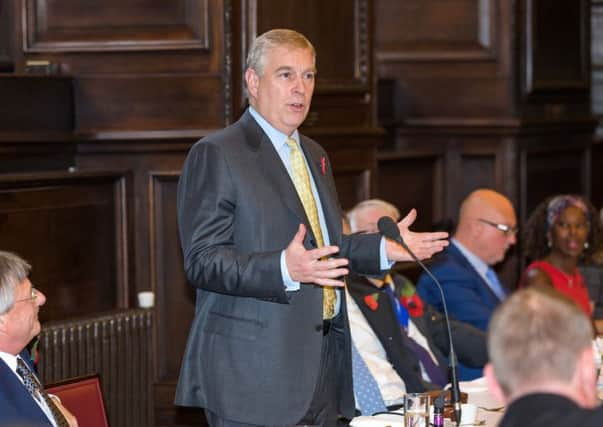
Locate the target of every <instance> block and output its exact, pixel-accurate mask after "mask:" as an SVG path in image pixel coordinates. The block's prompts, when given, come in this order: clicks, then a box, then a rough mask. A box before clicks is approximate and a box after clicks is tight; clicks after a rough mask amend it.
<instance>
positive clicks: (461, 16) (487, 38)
mask: <svg viewBox="0 0 603 427" xmlns="http://www.w3.org/2000/svg"><path fill="white" fill-rule="evenodd" d="M375 13H376V15H377V16H378V19H379V25H377V27H376V29H377V31H376V38H375V44H376V45H377V46H378V61H380V62H381V61H382V62H386V61H413V60H414V61H417V60H428V59H429V60H436V61H441V60H444V59H448V60H459V59H464V60H476V59H489V58H490V59H493V52H492V41H493V40H495V39H496V30H497V28H496V27H497V21H496V18H497V2H496V1H495V0H410V1H408V0H407V1H390V0H376V1H375Z"/></svg>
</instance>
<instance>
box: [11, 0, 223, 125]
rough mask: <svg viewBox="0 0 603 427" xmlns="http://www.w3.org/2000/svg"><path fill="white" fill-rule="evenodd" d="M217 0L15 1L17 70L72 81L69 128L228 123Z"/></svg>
mask: <svg viewBox="0 0 603 427" xmlns="http://www.w3.org/2000/svg"><path fill="white" fill-rule="evenodd" d="M223 7H224V2H223V1H222V0H177V1H170V2H163V1H158V0H125V1H118V0H109V1H92V2H86V3H82V2H77V1H72V0H66V1H56V0H55V1H53V0H18V1H17V0H16V1H15V2H12V3H11V4H10V7H9V9H10V11H9V13H10V14H11V16H13V17H14V22H15V27H16V28H15V32H16V34H17V35H18V38H17V40H16V41H15V43H13V48H14V49H15V50H17V49H18V50H17V51H16V52H15V55H14V57H15V62H16V64H15V65H16V69H17V70H18V71H25V70H27V69H28V61H33V60H35V61H40V60H43V61H49V62H50V63H51V64H52V69H53V70H56V71H54V72H59V73H64V74H69V75H71V76H73V77H74V79H75V81H76V85H75V97H74V99H75V117H76V128H75V131H76V132H78V133H82V134H86V135H89V134H93V133H95V132H99V131H100V132H102V131H107V130H124V131H126V130H127V131H132V130H138V131H155V130H166V129H167V130H172V129H205V128H219V127H222V126H223V125H224V123H226V122H227V121H228V120H230V115H231V111H230V99H228V97H229V96H230V91H229V89H228V87H229V86H230V84H231V83H230V70H229V64H230V62H231V61H230V56H229V55H230V51H227V50H225V43H224V40H225V38H227V37H230V34H228V36H226V35H225V34H227V33H228V32H229V31H231V29H230V28H226V24H225V22H226V21H227V19H226V15H225V13H224V9H223Z"/></svg>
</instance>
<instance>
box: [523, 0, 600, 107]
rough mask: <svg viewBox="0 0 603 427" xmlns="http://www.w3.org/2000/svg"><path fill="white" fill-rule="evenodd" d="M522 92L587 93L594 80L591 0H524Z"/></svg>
mask: <svg viewBox="0 0 603 427" xmlns="http://www.w3.org/2000/svg"><path fill="white" fill-rule="evenodd" d="M519 11H520V14H521V16H522V18H523V19H524V20H525V22H524V25H523V27H524V31H525V33H524V39H523V43H522V44H523V45H522V53H523V54H522V62H523V73H522V95H523V96H524V97H527V98H528V99H530V100H533V99H534V96H538V95H542V94H547V93H550V92H553V94H555V93H558V92H560V91H567V90H570V91H574V92H577V93H578V94H579V95H580V94H581V95H582V96H587V95H588V88H589V81H590V70H589V67H590V60H589V58H590V54H589V50H590V43H589V36H590V31H589V25H588V24H589V23H590V21H589V19H588V18H589V16H590V11H589V2H588V0H574V1H571V2H567V1H560V2H549V1H543V0H522V1H521V2H520V8H519Z"/></svg>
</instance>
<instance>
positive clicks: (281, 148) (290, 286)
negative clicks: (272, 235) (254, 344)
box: [249, 107, 393, 314]
mask: <svg viewBox="0 0 603 427" xmlns="http://www.w3.org/2000/svg"><path fill="white" fill-rule="evenodd" d="M249 113H250V114H251V117H253V118H254V119H255V121H256V122H257V124H258V125H259V126H260V127H261V128H262V130H263V131H264V133H265V134H266V135H267V136H268V139H269V140H270V142H271V143H272V145H273V146H274V149H275V150H276V152H277V153H278V155H279V157H280V158H281V161H282V162H283V165H284V166H285V169H287V172H288V173H289V176H290V177H291V179H292V180H293V175H292V170H291V161H290V157H289V156H290V148H289V146H288V145H287V138H288V137H289V136H288V135H285V134H284V133H282V132H281V131H279V130H277V129H276V128H274V126H272V125H271V124H270V123H268V122H267V121H266V119H264V118H263V117H262V116H261V115H260V113H258V112H257V111H256V110H255V109H254V108H253V107H249ZM291 138H293V139H295V140H296V141H297V143H298V144H299V143H300V140H299V132H298V131H297V129H296V130H295V131H293V133H292V134H291ZM300 147H301V145H300ZM301 153H302V155H303V157H304V161H305V162H306V167H307V168H308V171H309V170H310V168H309V166H308V160H307V159H306V156H305V154H304V152H303V150H301ZM309 176H310V185H311V187H312V194H313V195H314V200H315V201H316V209H317V210H318V221H319V222H320V230H321V231H322V237H323V240H324V244H325V246H328V245H330V242H331V240H330V238H329V230H328V229H327V225H326V222H325V216H324V213H323V210H322V203H321V201H320V197H319V196H318V191H317V190H316V183H315V182H314V177H313V176H312V174H311V173H309ZM291 238H293V236H291ZM379 254H380V257H381V259H380V264H381V269H383V270H387V269H389V268H391V266H392V264H393V263H392V262H390V261H388V259H387V256H386V253H385V239H381V245H380V248H379ZM280 264H281V275H282V276H283V283H284V285H285V289H286V290H287V291H297V290H299V288H300V283H299V282H296V281H294V280H293V279H292V278H291V276H290V275H289V270H288V269H287V263H286V261H285V251H284V250H283V251H282V252H281V259H280ZM336 290H337V303H336V305H335V313H336V314H337V313H339V308H340V306H341V292H340V290H339V289H336Z"/></svg>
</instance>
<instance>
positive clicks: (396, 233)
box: [377, 216, 461, 427]
mask: <svg viewBox="0 0 603 427" xmlns="http://www.w3.org/2000/svg"><path fill="white" fill-rule="evenodd" d="M377 227H378V228H379V233H381V234H382V235H383V236H384V237H387V238H388V239H391V240H393V241H395V242H398V243H399V244H400V245H402V247H403V248H404V249H406V251H407V252H408V253H409V254H410V256H411V258H412V259H413V260H414V261H416V263H417V264H419V265H420V266H421V268H422V269H423V270H424V271H425V273H427V275H428V276H429V277H430V278H431V280H433V282H434V283H435V284H436V285H437V287H438V290H439V291H440V295H441V297H442V306H443V307H444V319H445V321H446V330H447V332H448V343H449V346H450V356H449V359H450V361H449V365H450V377H451V380H452V381H451V383H452V390H451V392H452V403H453V405H454V415H455V417H456V425H457V427H458V426H459V424H460V422H461V390H460V388H459V380H458V377H457V372H456V368H457V366H456V365H457V362H456V354H455V352H454V345H453V344H452V332H451V330H450V318H449V316H448V307H447V306H446V298H445V297H444V291H443V289H442V285H441V284H440V282H439V281H438V279H436V278H435V276H434V275H433V274H431V271H429V269H428V268H427V267H426V266H425V264H423V262H422V261H421V260H420V259H419V258H417V256H416V255H415V254H414V253H413V251H411V250H410V248H409V247H408V245H407V244H406V242H404V240H403V239H402V236H401V235H400V229H399V228H398V225H397V224H396V223H395V222H394V220H393V219H391V218H390V217H388V216H382V217H381V218H379V221H378V222H377Z"/></svg>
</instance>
